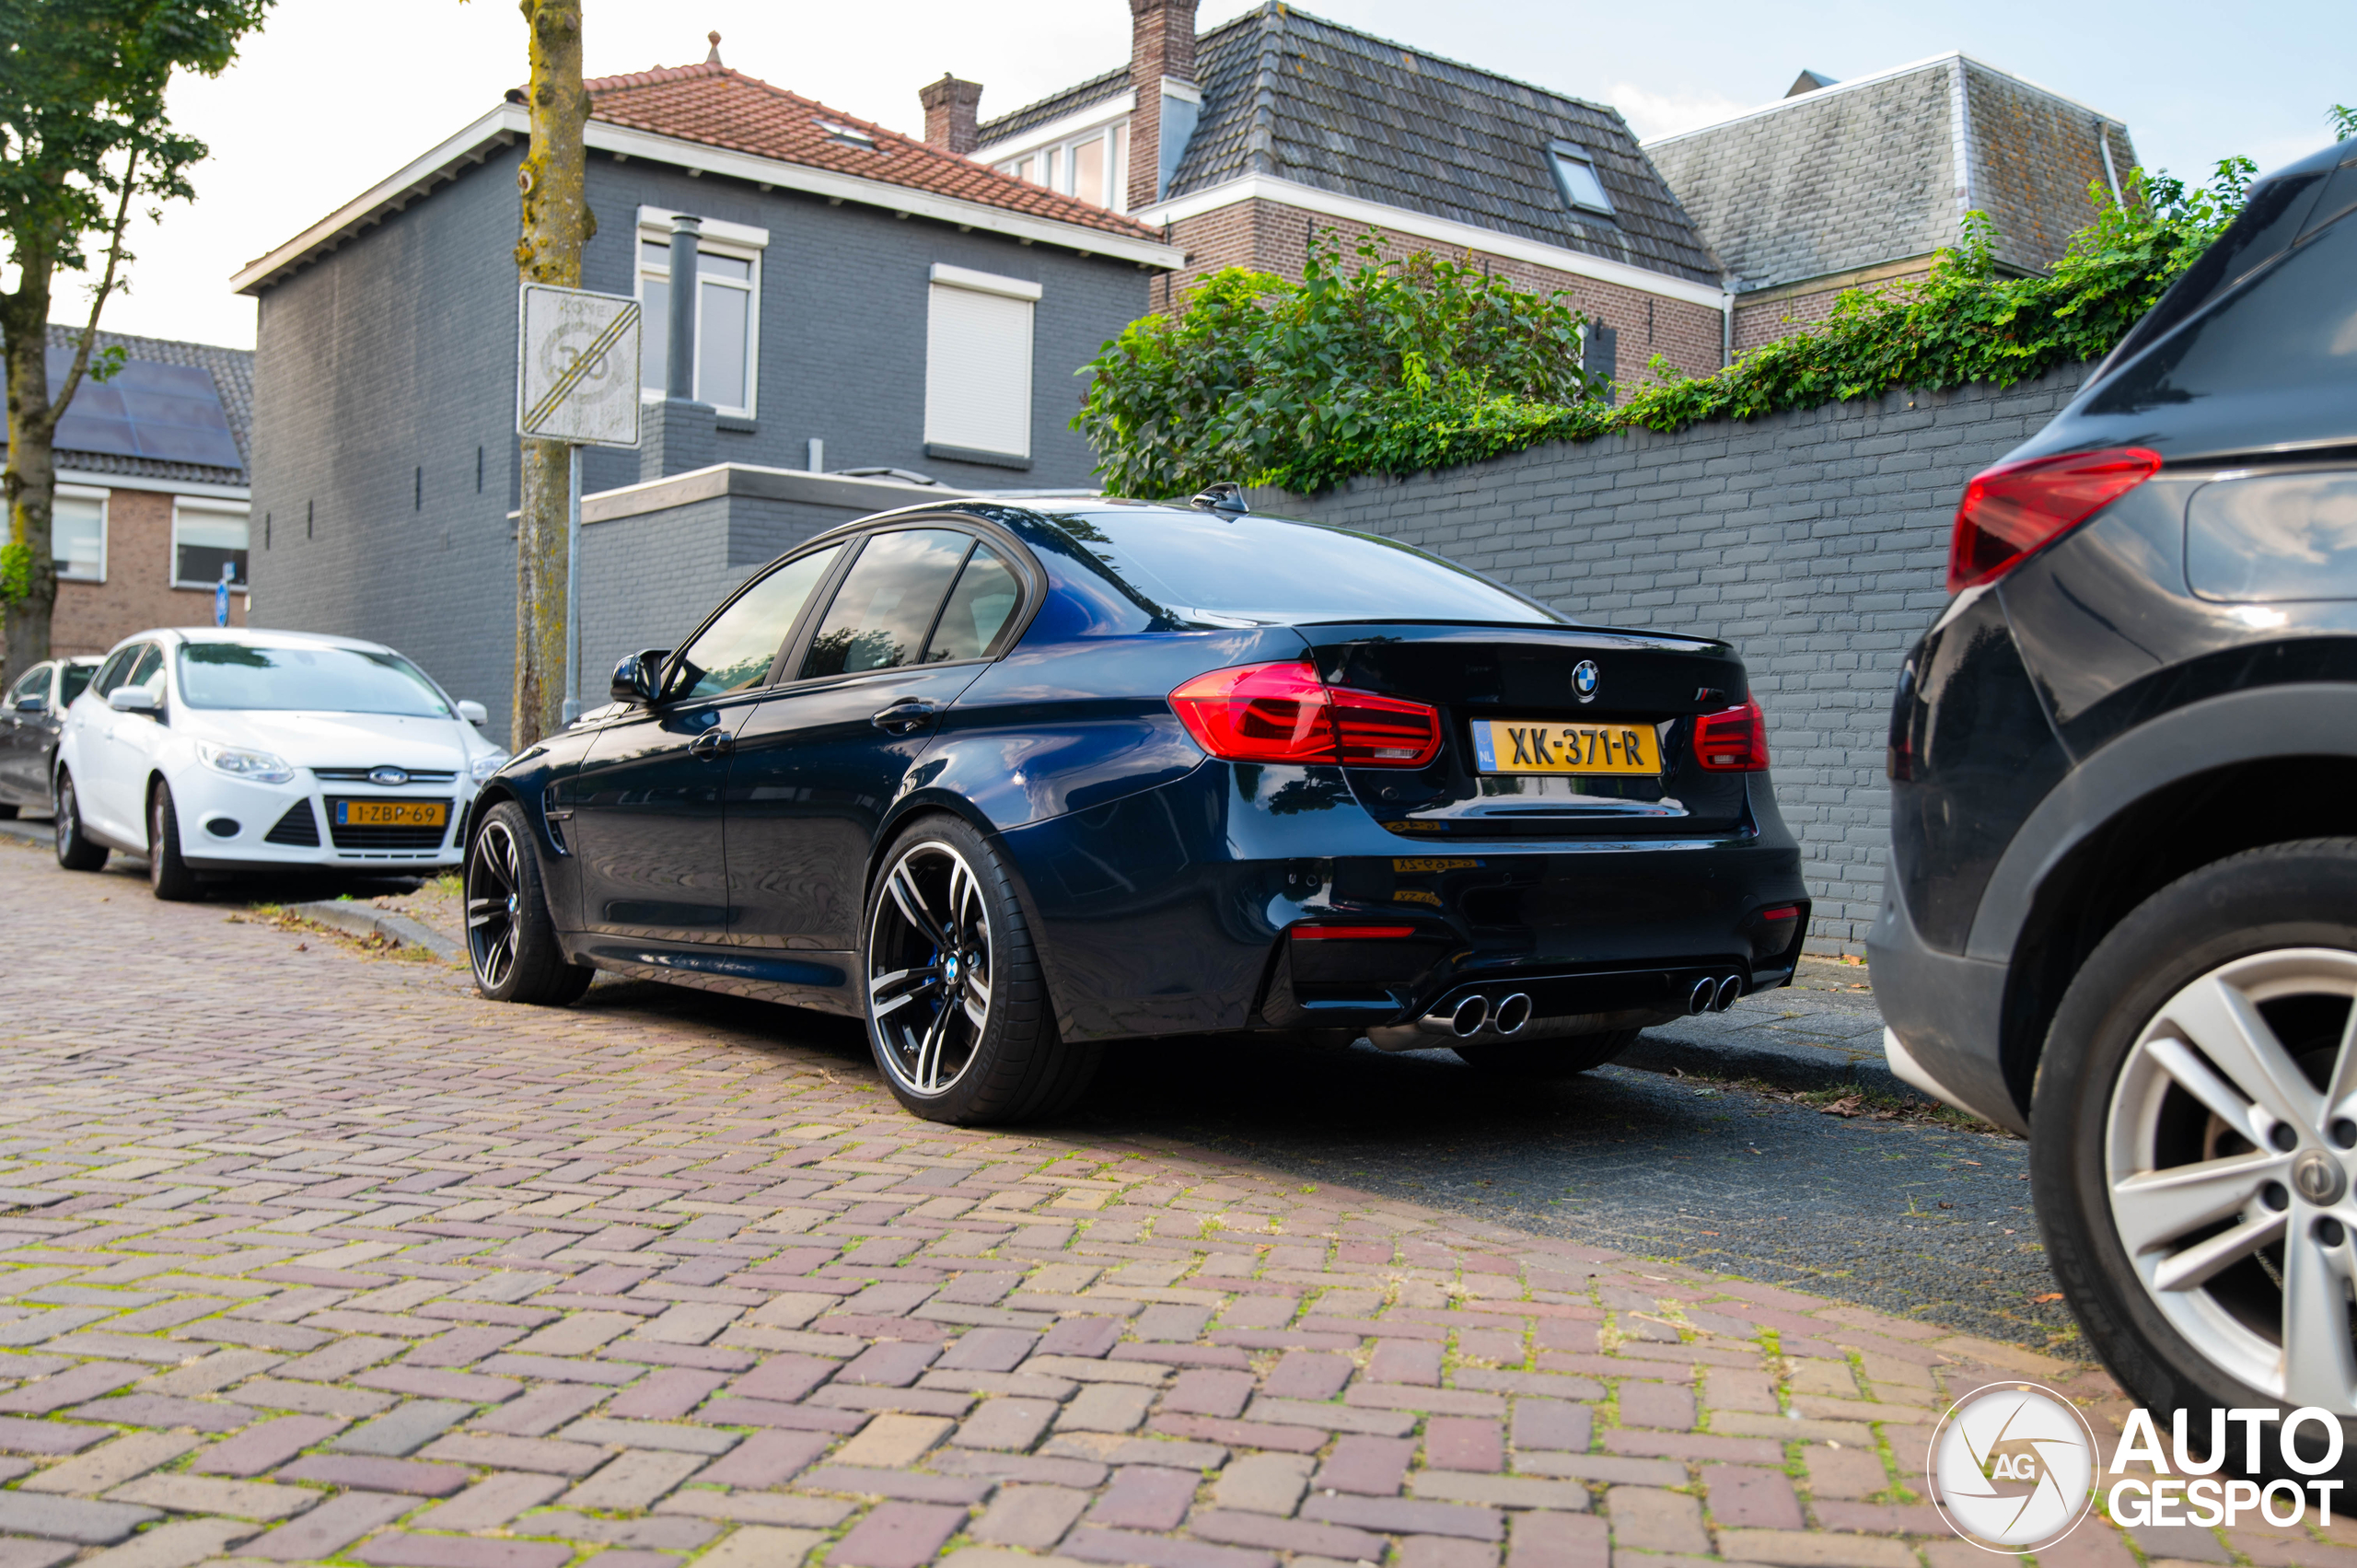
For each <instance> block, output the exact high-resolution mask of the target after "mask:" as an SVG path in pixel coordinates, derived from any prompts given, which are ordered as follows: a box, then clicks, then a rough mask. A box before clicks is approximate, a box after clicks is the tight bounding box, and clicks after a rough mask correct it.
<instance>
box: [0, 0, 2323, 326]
mask: <svg viewBox="0 0 2357 1568" xmlns="http://www.w3.org/2000/svg"><path fill="white" fill-rule="evenodd" d="M1249 8H1250V6H1248V5H1247V4H1245V3H1243V0H1205V4H1204V5H1203V6H1202V11H1201V13H1200V17H1201V20H1202V23H1203V24H1204V25H1206V26H1208V25H1210V24H1211V23H1213V22H1216V21H1221V20H1225V19H1226V18H1228V17H1234V16H1237V15H1239V14H1241V13H1242V12H1243V11H1245V10H1248V9H1249ZM1309 8H1310V9H1311V10H1312V11H1314V12H1315V14H1317V15H1319V16H1322V17H1327V18H1328V19H1329V20H1332V21H1337V22H1341V23H1343V24H1345V25H1347V26H1351V27H1355V28H1360V29H1364V30H1366V31H1369V32H1374V33H1377V34H1379V35H1381V36H1383V37H1386V38H1390V39H1395V40H1398V41H1400V42H1402V43H1406V44H1409V45H1411V46H1413V47H1416V48H1419V49H1423V50H1428V51H1430V52H1434V53H1437V54H1444V55H1447V56H1449V57H1451V58H1454V59H1457V60H1462V61H1465V62H1468V63H1469V64H1474V65H1478V66H1481V67H1484V68H1487V69H1492V70H1497V71H1501V72H1504V73H1505V74H1507V75H1514V76H1518V77H1520V78H1522V79H1524V80H1526V81H1529V82H1533V83H1536V84H1538V86H1541V87H1548V88H1550V89H1552V90H1554V91H1558V92H1563V93H1568V94H1571V95H1573V96H1575V97H1580V98H1585V99H1591V100H1595V101H1598V102H1603V103H1608V104H1610V105H1612V106H1614V107H1615V108H1617V109H1619V110H1620V112H1621V113H1622V114H1623V115H1625V116H1626V117H1627V119H1628V121H1629V122H1630V124H1631V127H1633V128H1634V130H1635V131H1636V133H1637V134H1638V135H1639V136H1640V137H1649V136H1659V135H1666V134H1672V133H1674V132H1678V131H1684V130H1690V129H1692V128H1694V127H1695V126H1698V125H1704V124H1709V123H1711V122H1713V121H1716V120H1721V119H1724V118H1725V117H1727V116H1728V115H1731V114H1735V113H1739V112H1741V111H1742V110H1747V109H1751V108H1756V107H1758V106H1759V105H1761V104H1764V103H1766V102H1769V101H1771V100H1772V99H1777V98H1780V97H1782V94H1783V91H1784V89H1785V88H1786V87H1788V86H1790V85H1791V83H1792V80H1793V78H1794V75H1796V74H1798V73H1799V72H1800V71H1801V70H1802V69H1804V68H1806V69H1809V70H1814V71H1817V73H1819V74H1820V75H1829V76H1833V77H1835V78H1848V77H1851V76H1855V75H1866V74H1869V73H1872V72H1875V71H1879V70H1883V69H1886V68H1887V67H1889V66H1893V65H1898V64H1905V63H1907V62H1909V61H1911V60H1919V59H1922V58H1924V57H1926V56H1929V55H1934V54H1942V53H1945V52H1949V51H1952V50H1957V49H1961V50H1963V51H1965V52H1968V53H1970V54H1972V55H1974V56H1976V57H1978V58H1980V59H1982V60H1985V61H1987V62H1988V63H1989V64H1992V65H1995V66H1997V67H1998V68H2000V69H2002V70H2005V71H2009V72H2011V73H2013V74H2014V75H2018V76H2023V77H2026V78H2027V79H2029V80H2030V81H2033V82H2036V83H2038V85H2039V86H2041V87H2047V88H2049V89H2050V90H2052V91H2055V92H2058V93H2061V94H2063V95H2064V96H2066V97H2069V98H2073V99H2078V100H2079V101H2080V102H2082V103H2085V104H2088V105H2090V106H2092V107H2093V108H2096V109H2097V110H2102V111H2103V112H2105V113H2107V114H2110V115H2113V116H2115V117H2117V118H2119V119H2120V120H2123V121H2125V122H2126V123H2127V125H2128V128H2129V134H2130V135H2131V137H2132V138H2133V139H2134V141H2135V144H2136V148H2137V152H2138V156H2139V159H2140V161H2141V162H2142V163H2143V164H2144V165H2145V166H2146V167H2147V168H2167V169H2169V170H2171V171H2173V172H2176V173H2177V174H2180V175H2188V174H2193V173H2196V172H2201V171H2206V169H2207V168H2208V167H2209V166H2210V165H2212V164H2213V163H2214V162H2215V161H2216V160H2217V159H2218V158H2220V157H2224V156H2225V155H2227V154H2229V153H2242V154H2245V155H2247V156H2248V157H2252V158H2255V159H2256V160H2258V163H2259V165H2260V166H2261V167H2262V168H2271V167H2273V166H2275V165H2277V164H2281V163H2284V162H2287V161H2289V160H2290V159H2292V158H2294V157H2299V156H2301V155H2302V154H2304V153H2307V152H2311V151H2313V150H2315V149H2316V147H2318V146H2321V145H2324V143H2326V142H2327V141H2328V140H2330V136H2331V134H2330V132H2329V131H2328V129H2327V127H2326V123H2325V111H2326V109H2327V108H2328V106H2329V105H2331V104H2333V103H2336V102H2338V103H2357V25H2351V21H2350V17H2349V15H2348V13H2347V12H2346V10H2345V9H2344V8H2343V6H2340V5H2335V4H2332V3H2330V0H2269V3H2265V4H2258V5H2251V4H2245V5H2243V6H2235V7H2231V8H2222V7H2219V6H2215V5H2212V4H2206V3H2205V4H2193V3H2189V0H2154V3H2150V4H2146V5H2142V6H2138V7H2136V8H2135V9H2134V10H2133V11H2132V12H2131V11H2130V10H2129V9H2128V8H2127V7H2125V6H2087V5H2076V6H2066V5H2057V4H2055V3H2054V0H1975V3H1973V4H1971V5H1960V4H1954V3H1935V4H1916V5H1910V6H1903V7H1902V6H1897V5H1892V4H1888V3H1887V0H1886V3H1884V4H1866V3H1847V4H1842V3H1817V4H1781V5H1780V4H1773V3H1763V0H1743V3H1736V0H1685V3H1683V4H1680V5H1678V6H1664V5H1653V6H1604V5H1598V4H1594V3H1593V0H1590V3H1586V4H1566V3H1564V0H1550V3H1547V4H1539V3H1537V0H1447V3H1446V4H1445V5H1435V4H1434V3H1432V0H1313V3H1312V5H1311V6H1310V7H1309ZM585 30H586V55H587V64H588V70H589V74H590V75H612V74H619V73H621V72H626V71H637V70H644V69H646V68H647V67H649V66H651V65H656V64H665V65H682V64H692V63H694V62H696V61H700V60H702V58H703V57H704V52H705V50H706V48H707V47H708V46H707V44H706V41H705V34H706V33H707V32H708V31H712V30H717V31H718V32H719V33H720V34H721V46H720V48H721V55H722V58H723V59H725V60H726V62H727V63H728V64H730V65H732V66H735V67H736V68H737V69H738V70H741V71H744V72H747V73H748V74H749V75H755V76H759V77H761V78H763V79H764V80H767V81H770V82H773V83H775V84H777V85H778V86H781V87H791V88H792V89H794V90H795V91H796V92H799V93H803V94H806V95H807V96H809V97H811V98H815V99H820V100H821V101H823V102H825V103H828V104H830V105H831V106H832V107H834V108H836V109H840V110H844V111H846V112H848V113H851V114H853V115H856V116H859V117H860V118H862V119H865V120H871V121H876V122H881V123H883V124H886V125H888V126H891V127H893V128H895V129H898V130H903V131H908V132H911V133H914V134H923V118H924V117H923V110H922V109H921V108H920V107H919V106H918V103H917V96H916V95H917V88H918V87H920V86H922V85H923V83H925V82H927V81H930V80H933V79H935V78H936V77H938V76H939V75H941V74H942V73H943V72H944V71H950V72H954V73H956V74H957V75H959V76H962V77H965V78H967V79H968V80H970V81H980V82H981V83H982V84H983V96H982V104H981V111H982V114H983V116H984V117H985V118H990V117H993V116H995V115H998V114H1003V113H1004V112H1006V111H1007V110H1011V109H1014V108H1016V107H1019V106H1020V105H1022V104H1025V103H1028V102H1030V101H1032V100H1033V99H1039V98H1043V97H1046V96H1047V95H1048V94H1050V93H1051V92H1054V91H1056V90H1058V89H1060V88H1062V87H1066V86H1069V85H1070V84H1071V83H1073V82H1074V81H1077V80H1080V79H1082V78H1084V77H1086V76H1089V75H1096V74H1097V73H1099V72H1102V71H1106V70H1109V69H1111V68H1112V67H1114V66H1116V65H1119V64H1122V63H1123V62H1125V61H1126V60H1127V58H1128V55H1129V7H1128V6H1127V5H1125V4H1124V3H1123V0H1029V3H1026V4H1016V5H1005V4H1001V5H996V6H976V5H973V4H971V0H958V3H951V0H866V3H865V4H862V5H856V6H809V5H782V4H779V3H778V0H691V3H688V4H682V3H680V0H661V3H659V4H657V3H654V0H586V20H585ZM525 75H526V64H525V54H524V24H523V20H522V17H521V16H520V15H519V13H518V11H517V7H516V6H515V5H514V4H513V3H512V0H365V3H361V0H278V4H277V6H276V8H275V9H274V10H273V12H272V13H271V17H270V20H269V22H268V25H267V26H266V28H265V29H264V30H263V31H262V32H261V33H260V34H258V35H257V36H255V37H254V38H252V39H251V40H250V41H249V42H248V43H247V45H246V47H245V50H244V52H243V53H242V55H241V57H240V58H239V60H238V63H237V64H235V65H233V66H231V67H230V69H229V70H228V71H227V72H226V73H224V74H223V75H221V76H220V77H218V78H216V79H211V80H206V79H203V78H189V79H186V80H183V81H180V82H178V83H176V84H175V85H174V87H173V89H172V93H171V99H170V101H171V106H172V114H173V118H174V120H175V122H176V123H177V124H178V125H179V126H180V129H182V130H184V131H187V132H189V133H191V134H194V135H196V136H197V137H199V138H200V139H202V140H203V141H204V142H205V143H206V144H208V145H209V146H210V147H211V149H212V156H211V157H209V158H208V159H206V160H205V161H204V162H203V163H201V164H199V165H198V166H197V167H196V168H195V170H194V171H193V178H194V180H195V184H196V189H197V199H196V200H195V201H194V202H193V203H174V204H172V205H170V206H168V207H167V208H166V209H165V210H164V212H163V215H162V219H161V221H160V223H150V222H147V221H145V220H144V219H143V220H140V221H138V222H137V223H136V224H135V225H134V235H133V238H132V250H133V252H134V255H135V257H136V261H135V262H134V265H133V267H132V269H131V292H130V294H129V295H128V296H118V297H117V298H115V299H113V300H110V302H109V303H108V306H107V309H106V314H105V319H104V324H105V325H106V326H108V327H110V328H112V329H114V330H115V331H126V332H137V333H144V334H147V335H150V336H155V337H166V338H182V339H191V340H194V341H197V342H203V343H226V344H231V345H234V346H238V347H251V346H252V343H253V322H254V306H253V301H252V300H250V299H247V298H243V297H240V296H237V295H235V294H233V293H231V292H230V289H229V284H228V279H229V274H230V273H232V272H234V271H235V270H236V269H237V268H238V266H239V265H241V264H242V263H243V262H245V261H250V260H251V259H252V258H254V257H256V256H259V255H261V254H263V253H264V252H266V251H268V250H270V249H272V248H273V246H275V245H277V244H279V243H280V242H282V241H284V240H285V239H287V238H292V237H293V236H294V235H296V233H298V232H300V231H301V230H302V229H303V228H305V227H306V226H308V225H309V224H311V223H313V222H315V221H317V220H318V219H319V218H320V217H323V216H325V215H327V214H328V213H330V212H331V211H333V210H334V209H335V208H336V207H338V206H340V205H342V204H343V203H344V202H346V201H348V200H350V199H351V198H352V197H354V196H356V195H358V194H359V193H360V192H363V191H365V190H366V189H368V188H369V187H370V186H371V185H374V184H375V183H376V182H377V180H381V179H383V178H385V177H386V176H388V175H389V174H391V173H393V172H394V171H395V170H397V169H399V168H401V167H402V166H403V165H405V164H407V163H408V162H410V161H411V160H412V158H414V157H417V156H419V155H420V154H422V153H424V151H425V150H426V149H427V148H429V147H431V146H432V145H435V143H437V142H439V141H440V140H442V139H443V138H444V137H446V136H447V135H449V134H452V133H453V132H456V131H457V130H459V128H461V127H462V126H464V125H466V124H468V123H469V122H471V121H473V120H474V119H475V118H477V117H478V116H479V115H481V114H482V113H483V112H484V111H485V110H488V109H489V108H491V107H492V106H493V104H495V103H497V102H498V101H499V98H500V95H501V93H502V92H504V91H505V89H506V88H507V87H510V86H513V85H516V84H518V83H520V82H522V81H523V80H524V77H525ZM8 282H9V283H11V284H13V278H11V279H9V280H8ZM87 308H88V304H87V288H86V287H85V286H84V285H82V283H81V280H79V279H75V278H66V279H61V281H60V287H59V289H58V292H57V299H56V308H55V309H54V310H53V311H52V317H53V319H58V320H72V319H80V317H81V316H82V315H83V314H84V313H86V312H87Z"/></svg>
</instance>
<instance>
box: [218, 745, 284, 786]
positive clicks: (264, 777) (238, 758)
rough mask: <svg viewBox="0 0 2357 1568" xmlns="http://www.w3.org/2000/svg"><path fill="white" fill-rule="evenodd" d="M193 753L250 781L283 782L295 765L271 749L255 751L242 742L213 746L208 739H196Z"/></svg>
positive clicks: (257, 782) (256, 782) (220, 768)
mask: <svg viewBox="0 0 2357 1568" xmlns="http://www.w3.org/2000/svg"><path fill="white" fill-rule="evenodd" d="M196 754H197V755H198V756H200V757H202V758H203V759H204V761H205V765H206V766H207V767H211V768H217V769H219V770H220V771H221V772H225V773H228V774H230V775H232V776H234V777H237V778H241V779H246V780H250V782H252V783H254V784H284V783H285V782H286V781H287V780H289V779H291V778H293V777H294V776H295V769H294V768H293V766H292V765H290V764H289V763H288V762H287V761H286V759H285V758H284V757H281V756H279V755H278V754H277V753H276V752H274V751H256V750H253V749H250V748H248V747H244V746H216V745H215V744H214V743H213V742H212V741H209V740H200V741H198V742H197V743H196Z"/></svg>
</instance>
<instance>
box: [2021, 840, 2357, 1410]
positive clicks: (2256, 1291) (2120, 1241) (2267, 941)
mask: <svg viewBox="0 0 2357 1568" xmlns="http://www.w3.org/2000/svg"><path fill="white" fill-rule="evenodd" d="M2030 1125H2031V1130H2032V1136H2031V1140H2030V1167H2031V1171H2032V1174H2033V1180H2034V1182H2035V1186H2034V1188H2033V1192H2034V1195H2035V1198H2036V1202H2037V1206H2038V1222H2039V1224H2040V1225H2041V1226H2042V1227H2043V1228H2044V1230H2045V1235H2046V1245H2047V1254H2048V1257H2049V1260H2051V1262H2052V1264H2053V1267H2054V1272H2055V1275H2056V1277H2057V1278H2058V1279H2059V1280H2060V1281H2061V1283H2062V1288H2063V1289H2064V1291H2066V1292H2067V1293H2068V1294H2069V1295H2070V1299H2071V1306H2072V1309H2073V1312H2074V1313H2075V1315H2076V1316H2077V1317H2078V1319H2079V1322H2080V1324H2081V1326H2082V1327H2083V1328H2084V1330H2085V1331H2086V1335H2087V1339H2088V1342H2089V1343H2090V1344H2091V1345H2093V1346H2094V1348H2095V1350H2096V1353H2097V1354H2098V1355H2100V1356H2101V1357H2102V1358H2103V1361H2104V1363H2105V1365H2107V1366H2108V1367H2109V1368H2110V1369H2111V1371H2112V1373H2113V1375H2114V1376H2117V1377H2118V1378H2119V1381H2120V1383H2121V1384H2122V1386H2123V1387H2125V1388H2127V1389H2128V1391H2129V1395H2130V1397H2131V1399H2134V1400H2137V1401H2138V1402H2140V1403H2142V1405H2144V1406H2145V1407H2146V1408H2147V1409H2151V1410H2155V1411H2165V1410H2179V1409H2182V1410H2184V1411H2188V1412H2189V1428H2190V1430H2191V1431H2192V1432H2193V1433H2195V1434H2204V1433H2207V1432H2208V1431H2209V1430H2210V1427H2211V1422H2210V1419H2209V1414H2208V1412H2210V1411H2215V1410H2222V1409H2223V1410H2231V1409H2236V1408H2240V1409H2259V1410H2266V1409H2270V1408H2272V1409H2277V1410H2291V1409H2293V1408H2298V1407H2310V1406H2313V1407H2320V1408H2322V1409H2323V1410H2325V1411H2329V1412H2331V1413H2332V1414H2333V1415H2335V1416H2337V1417H2339V1418H2340V1423H2341V1426H2342V1429H2343V1433H2342V1434H2343V1438H2344V1440H2357V1332H2352V1325H2351V1317H2350V1296H2351V1286H2352V1283H2357V1245H2352V1242H2357V1192H2353V1191H2352V1183H2351V1176H2352V1174H2357V841H2352V840H2346V839H2337V840H2318V841H2311V842H2301V843H2289V844H2276V845H2271V846H2270V847H2268V848H2265V849H2259V850H2253V851H2250V852H2248V853H2247V854H2238V855H2235V856H2233V857H2231V858H2229V859H2226V860H2223V861H2219V862H2216V863H2214V864H2212V865H2207V866H2204V867H2202V868H2201V869H2200V870H2198V871H2195V872H2192V873H2190V874H2189V875H2187V876H2185V877H2181V878H2179V879H2178V880H2177V881H2176V882H2173V883H2171V884H2169V886H2167V887H2165V888H2164V889H2161V890H2160V891H2159V892H2157V893H2155V894H2154V895H2153V896H2152V897H2151V898H2150V899H2148V900H2145V901H2144V902H2143V903H2142V904H2141V905H2139V906H2138V907H2137V908H2136V909H2135V910H2134V911H2133V912H2131V913H2130V914H2129V916H2128V917H2127V918H2126V919H2125V920H2123V921H2121V922H2120V923H2119V925H2117V926H2115V927H2114V928H2113V929H2112V931H2111V932H2110V934H2109V935H2107V936H2106V937H2105V938H2104V940H2103V942H2102V943H2101V944H2100V945H2098V946H2097V947H2096V950H2095V951H2094V953H2092V954H2091V955H2089V957H2088V958H2087V961H2086V962H2085V964H2084V965H2083V966H2082V967H2081V968H2080V970H2079V971H2078V973H2077V975H2076V976H2075V977H2074V978H2073V981H2072V983H2071V988H2070V990H2069V991H2068V992H2067V993H2065V994H2064V996H2063V999H2062V1005H2061V1007H2060V1008H2059V1009H2058V1010H2057V1012H2056V1014H2055V1017H2054V1023H2053V1026H2052V1028H2050V1029H2049V1032H2048V1035H2047V1044H2046V1054H2045V1056H2044V1057H2043V1058H2042V1059H2041V1060H2040V1062H2039V1063H2038V1087H2037V1092H2036V1098H2035V1102H2034V1103H2033V1105H2032V1108H2031V1120H2030ZM2195 1440H2196V1441H2197V1443H2198V1442H2200V1441H2201V1439H2200V1437H2199V1435H2197V1437H2196V1439H2195ZM2298 1440H2299V1441H2300V1443H2301V1445H2302V1446H2303V1447H2321V1446H2323V1445H2324V1444H2325V1442H2326V1438H2325V1434H2324V1433H2323V1432H2322V1431H2321V1430H2320V1429H2319V1428H2318V1427H2317V1426H2316V1425H2315V1424H2314V1423H2308V1424H2305V1425H2304V1426H2303V1427H2302V1428H2301V1429H2300V1432H2299V1434H2298ZM2277 1447H2278V1443H2277V1439H2276V1437H2275V1435H2274V1434H2267V1435H2266V1436H2265V1437H2264V1438H2263V1440H2262V1442H2261V1444H2260V1448H2261V1451H2262V1452H2263V1453H2267V1454H2273V1453H2275V1452H2276V1451H2277Z"/></svg>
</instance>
